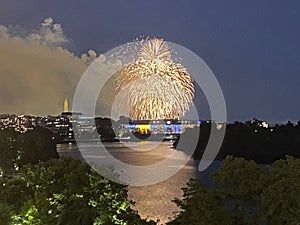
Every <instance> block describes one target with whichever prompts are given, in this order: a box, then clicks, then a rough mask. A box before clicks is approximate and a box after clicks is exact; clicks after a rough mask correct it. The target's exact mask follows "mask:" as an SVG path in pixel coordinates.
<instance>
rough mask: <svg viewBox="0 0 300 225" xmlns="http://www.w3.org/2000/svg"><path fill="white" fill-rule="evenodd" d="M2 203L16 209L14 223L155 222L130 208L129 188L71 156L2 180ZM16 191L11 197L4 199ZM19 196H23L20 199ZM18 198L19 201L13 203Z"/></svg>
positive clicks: (65, 224)
mask: <svg viewBox="0 0 300 225" xmlns="http://www.w3.org/2000/svg"><path fill="white" fill-rule="evenodd" d="M2 184H5V185H2V186H1V187H0V197H1V198H0V199H1V200H0V203H3V204H6V205H8V206H9V207H12V208H13V218H14V223H18V222H22V223H23V224H30V225H92V224H93V225H101V224H105V225H106V224H107V225H110V224H111V225H113V224H122V225H123V224H124V225H126V224H128V225H129V224H136V225H143V224H153V223H152V222H149V223H147V222H146V221H143V220H141V218H140V217H139V216H138V214H137V213H136V212H135V211H134V210H132V209H131V208H130V206H131V204H132V202H131V201H130V200H128V199H127V190H126V187H125V186H123V185H120V184H116V183H113V182H111V181H109V180H107V179H105V178H103V177H102V176H100V175H99V174H97V173H96V172H95V171H94V170H92V169H91V168H90V167H89V165H87V164H83V163H81V162H80V161H77V160H73V159H70V158H61V159H51V160H48V161H46V162H40V163H38V164H36V165H27V166H26V167H24V168H23V169H22V172H21V175H20V176H19V177H15V178H11V179H10V180H6V181H2ZM12 191H14V193H13V194H14V196H15V197H14V198H15V199H13V197H12V196H10V197H6V198H3V197H4V196H3V195H5V194H6V193H9V192H12ZM16 196H21V198H22V199H21V200H20V201H18V200H17V199H16V198H17V197H16ZM13 200H16V203H13Z"/></svg>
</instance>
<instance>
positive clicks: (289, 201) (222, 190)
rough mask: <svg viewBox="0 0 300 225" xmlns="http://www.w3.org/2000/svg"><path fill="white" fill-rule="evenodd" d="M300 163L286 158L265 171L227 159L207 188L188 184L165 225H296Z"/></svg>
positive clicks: (298, 221)
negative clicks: (177, 210)
mask: <svg viewBox="0 0 300 225" xmlns="http://www.w3.org/2000/svg"><path fill="white" fill-rule="evenodd" d="M299 171H300V159H296V158H293V157H290V156H287V158H286V159H282V160H278V161H276V162H275V163H273V164H272V165H271V166H269V167H264V168H261V167H260V166H258V165H257V164H256V163H254V161H247V160H245V159H243V158H233V157H231V156H230V157H227V158H226V159H225V161H224V164H223V166H222V167H221V168H220V169H219V171H218V172H217V173H216V174H214V175H213V176H212V179H213V181H214V186H213V187H212V188H207V187H205V186H203V185H202V184H201V182H200V181H199V180H191V181H190V182H189V183H188V186H187V188H184V189H183V192H184V198H183V199H182V200H179V199H177V200H175V202H176V203H177V204H178V205H179V206H180V208H181V209H182V211H181V212H180V213H179V214H178V216H177V218H176V219H175V220H174V221H172V222H169V223H168V224H169V225H188V224H189V225H194V224H195V225H199V224H210V225H214V224H215V225H217V224H218V225H220V224H221V225H222V224H224V225H225V224H226V225H231V224H232V225H257V224H264V225H282V224H286V225H297V224H300V189H299V187H300V174H299Z"/></svg>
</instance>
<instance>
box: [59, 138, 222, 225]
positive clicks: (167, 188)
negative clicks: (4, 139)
mask: <svg viewBox="0 0 300 225" xmlns="http://www.w3.org/2000/svg"><path fill="white" fill-rule="evenodd" d="M98 144H99V143H97V142H94V143H84V144H83V145H84V148H80V150H81V152H80V151H79V150H78V147H77V145H76V144H74V143H64V144H58V145H57V151H58V153H59V155H60V156H65V157H72V158H75V159H80V160H84V157H87V155H86V152H83V151H88V152H91V149H94V148H95V146H97V145H98ZM104 145H105V147H106V149H109V152H110V154H112V155H113V156H114V157H115V158H117V159H118V160H120V161H122V162H124V163H126V164H130V165H134V166H141V167H143V166H149V165H153V164H155V163H158V162H161V161H162V160H164V159H166V158H168V157H169V156H170V155H172V154H175V155H176V154H178V155H180V154H183V153H182V152H178V151H176V150H174V149H173V148H172V143H171V142H160V143H158V142H152V141H141V142H126V143H118V142H116V143H110V142H109V143H104ZM82 149H84V150H82ZM81 153H82V154H81ZM82 155H84V157H83V156H82ZM88 157H92V158H97V159H100V160H102V161H99V162H98V163H103V162H106V161H108V160H109V159H108V158H107V156H101V157H99V155H98V156H97V157H95V156H90V153H89V156H88ZM175 159H176V157H175ZM175 159H174V160H173V161H175ZM195 163H197V162H194V161H193V160H192V159H190V160H188V161H187V163H186V165H184V166H182V165H180V169H179V171H178V172H177V173H176V174H174V175H173V176H171V177H169V178H167V179H164V180H163V181H161V182H159V183H155V184H151V185H145V186H128V197H129V199H131V200H133V201H134V202H135V206H134V209H136V210H137V211H138V213H139V215H140V216H141V217H142V218H149V219H153V220H155V221H159V223H158V224H165V223H166V222H168V221H170V220H172V218H174V212H178V211H179V208H178V207H177V205H176V204H175V203H173V202H172V200H173V199H174V198H181V197H182V190H181V188H182V187H184V186H185V185H186V183H187V182H188V181H189V179H190V178H195V177H198V178H200V179H201V180H203V181H204V182H205V183H207V184H209V179H208V173H210V172H211V171H215V170H216V166H213V167H210V168H209V169H208V170H207V171H206V172H204V173H198V172H197V171H196V169H195V166H194V165H195ZM175 164H176V163H175ZM175 164H174V165H175ZM217 167H218V165H217ZM163 172H164V171H162V173H163Z"/></svg>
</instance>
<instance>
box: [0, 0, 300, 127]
mask: <svg viewBox="0 0 300 225" xmlns="http://www.w3.org/2000/svg"><path fill="white" fill-rule="evenodd" d="M47 17H52V18H53V19H54V20H55V22H57V23H59V24H61V26H62V28H63V31H64V34H65V36H66V37H68V38H69V39H70V40H71V41H70V42H69V43H68V44H66V45H65V48H66V49H68V50H69V51H70V52H73V53H74V54H76V55H81V54H82V53H84V52H86V51H87V50H89V49H93V50H95V51H96V52H97V53H104V52H106V51H108V50H110V49H112V48H113V47H116V46H118V45H120V44H125V43H127V42H130V41H133V40H134V39H135V38H136V37H138V36H141V35H143V36H150V37H162V38H164V39H165V40H166V41H170V42H174V43H177V44H180V45H182V46H184V47H186V48H189V49H190V50H192V51H193V52H195V53H196V54H198V55H199V56H200V57H201V58H202V59H203V60H204V61H205V62H206V63H207V64H208V66H209V67H210V68H211V70H212V71H213V72H214V74H215V76H216V78H217V79H218V81H219V83H220V86H221V88H222V90H223V92H224V96H225V100H226V105H227V111H228V120H229V121H235V120H249V119H252V118H254V117H256V118H259V119H262V120H267V121H270V122H271V123H277V122H279V123H281V122H286V121H287V120H291V121H294V122H296V121H298V120H299V119H300V95H299V90H298V88H299V84H300V76H299V75H300V1H298V0H294V1H292V0H287V1H279V0H251V1H250V0H247V1H240V0H228V1H221V0H220V1H215V0H211V1H196V0H194V1H186V0H185V1H175V0H173V1H162V0H160V1H158V0H155V1H154V0H151V1H141V0H140V1H138V0H127V1H125V0H119V1H115V0H113V1H99V0H80V1H74V0H63V1H62V0H51V1H41V0H36V1H33V0H26V1H21V0H19V1H17V0H0V24H2V25H5V26H8V25H10V24H12V25H18V26H19V27H21V28H22V29H24V30H27V31H32V30H34V29H36V27H38V26H39V24H40V23H41V22H42V21H43V20H44V19H45V18H47ZM16 63H18V62H16ZM24 104H26V103H24Z"/></svg>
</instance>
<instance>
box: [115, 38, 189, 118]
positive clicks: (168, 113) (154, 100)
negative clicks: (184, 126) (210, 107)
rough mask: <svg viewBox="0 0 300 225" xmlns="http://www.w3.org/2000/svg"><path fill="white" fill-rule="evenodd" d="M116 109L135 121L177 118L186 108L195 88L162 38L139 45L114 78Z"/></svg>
mask: <svg viewBox="0 0 300 225" xmlns="http://www.w3.org/2000/svg"><path fill="white" fill-rule="evenodd" d="M115 89H116V91H117V93H119V96H120V97H119V100H118V106H117V107H118V109H119V111H121V112H123V113H126V114H127V115H129V117H130V118H131V119H134V120H153V119H166V118H179V117H181V116H184V114H185V112H186V111H187V110H188V109H189V106H190V104H191V103H192V101H193V97H194V85H193V83H192V79H191V77H190V75H189V74H188V72H187V71H186V69H185V68H184V67H183V66H182V65H181V64H180V63H175V62H173V60H172V56H171V49H170V47H169V46H168V45H167V43H166V42H165V41H164V40H163V39H158V38H154V39H150V40H147V41H146V42H144V43H143V44H142V46H141V47H140V49H139V51H138V58H137V60H136V61H134V62H133V63H128V64H126V65H125V66H124V67H123V68H122V69H121V70H120V71H119V72H118V73H117V75H116V76H115Z"/></svg>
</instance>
